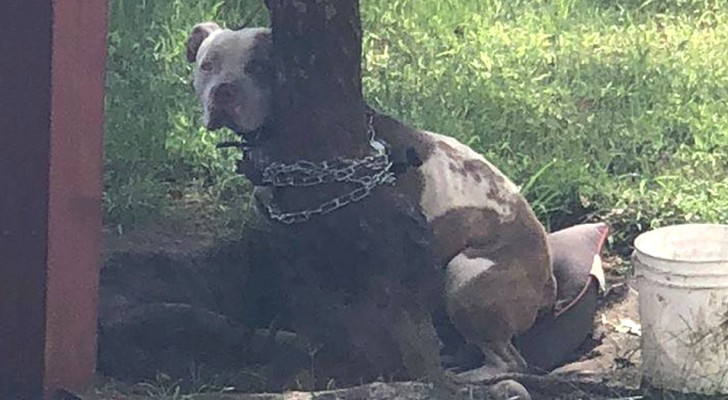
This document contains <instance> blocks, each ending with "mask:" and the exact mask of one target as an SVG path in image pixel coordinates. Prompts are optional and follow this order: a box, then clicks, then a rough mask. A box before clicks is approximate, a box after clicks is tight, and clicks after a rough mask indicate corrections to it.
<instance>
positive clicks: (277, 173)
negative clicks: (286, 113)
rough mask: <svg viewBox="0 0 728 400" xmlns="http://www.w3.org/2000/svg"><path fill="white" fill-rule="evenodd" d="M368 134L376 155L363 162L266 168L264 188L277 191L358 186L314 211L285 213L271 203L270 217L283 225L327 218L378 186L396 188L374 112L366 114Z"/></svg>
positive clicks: (336, 161)
mask: <svg viewBox="0 0 728 400" xmlns="http://www.w3.org/2000/svg"><path fill="white" fill-rule="evenodd" d="M367 133H368V134H369V145H370V146H371V147H372V149H374V151H375V154H373V155H370V156H367V157H364V158H362V159H350V158H342V157H338V158H336V159H334V160H327V161H322V162H320V163H313V162H310V161H305V160H300V161H296V162H294V163H291V164H284V163H281V162H273V163H271V164H270V165H269V166H268V167H266V169H265V170H264V171H263V184H266V185H271V186H274V187H309V186H315V185H320V184H324V183H331V182H341V183H353V184H356V185H357V187H356V188H355V189H354V190H352V191H350V192H348V193H345V194H344V195H341V196H338V197H334V198H333V199H331V200H328V201H326V202H324V203H323V204H321V205H320V206H318V207H316V208H313V209H304V210H300V211H292V212H284V211H282V210H280V209H279V208H278V207H277V206H276V205H275V204H273V202H271V203H270V204H267V205H266V208H267V210H268V214H269V215H270V217H271V218H272V219H274V220H276V221H279V222H282V223H284V224H294V223H297V222H304V221H308V220H309V219H310V218H311V217H312V216H314V215H324V214H328V213H330V212H332V211H335V210H338V209H340V208H342V207H344V206H346V205H348V204H351V203H354V202H357V201H360V200H362V199H364V198H366V197H367V196H369V194H371V192H372V190H373V189H374V188H375V187H377V186H379V185H391V184H394V181H395V176H394V173H393V172H391V171H390V169H391V167H392V162H391V161H390V160H389V154H387V151H386V145H385V144H384V143H383V142H382V141H380V140H377V139H376V138H375V135H376V131H375V129H374V112H373V111H372V110H371V109H370V110H368V111H367Z"/></svg>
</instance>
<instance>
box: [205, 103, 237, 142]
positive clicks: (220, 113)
mask: <svg viewBox="0 0 728 400" xmlns="http://www.w3.org/2000/svg"><path fill="white" fill-rule="evenodd" d="M241 115H242V107H241V106H234V107H227V106H223V107H220V106H218V107H211V108H210V111H209V118H208V121H207V129H209V130H211V131H216V130H218V129H222V128H228V129H230V130H232V131H233V132H235V133H237V134H238V135H242V134H244V133H245V129H244V128H243V126H242V123H240V122H239V121H240V120H241Z"/></svg>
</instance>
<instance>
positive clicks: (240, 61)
mask: <svg viewBox="0 0 728 400" xmlns="http://www.w3.org/2000/svg"><path fill="white" fill-rule="evenodd" d="M269 32H270V31H269V30H268V29H267V28H247V29H241V30H236V31H233V30H230V29H218V30H215V31H213V32H212V33H210V35H209V36H208V37H207V38H205V40H204V41H203V42H202V44H201V45H200V48H199V50H198V51H197V59H196V62H195V71H194V87H195V92H196V93H197V96H198V97H199V99H200V101H201V102H202V106H203V121H204V124H205V125H206V126H209V119H210V109H211V108H212V106H213V104H212V96H211V94H212V90H213V88H215V87H216V86H218V85H220V84H221V83H236V84H237V85H239V87H240V93H239V95H240V98H239V106H240V113H238V114H236V116H235V122H236V124H237V125H238V128H239V130H240V131H242V132H250V131H253V130H255V129H257V128H259V127H260V126H261V125H262V124H263V123H264V122H265V119H266V117H267V116H268V113H269V112H270V103H271V88H270V87H262V85H259V84H258V83H257V82H255V81H254V79H253V77H251V76H249V75H248V74H247V73H246V71H245V66H246V65H247V64H248V62H249V61H250V59H251V58H252V57H253V56H254V54H253V51H252V50H253V49H254V48H255V40H256V36H257V35H259V34H261V33H269ZM205 62H210V63H211V64H212V67H213V68H212V70H211V71H209V72H208V71H204V70H202V69H201V68H200V66H201V65H202V64H203V63H205Z"/></svg>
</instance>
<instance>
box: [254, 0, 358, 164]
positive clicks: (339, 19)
mask: <svg viewBox="0 0 728 400" xmlns="http://www.w3.org/2000/svg"><path fill="white" fill-rule="evenodd" d="M266 5H267V7H268V9H269V11H270V14H271V21H272V25H273V54H274V57H273V58H274V65H275V70H276V73H277V76H278V82H277V87H276V88H275V95H274V96H273V98H274V100H273V103H274V104H273V127H272V128H273V129H272V131H273V134H274V135H275V140H272V142H275V145H272V146H270V147H269V148H267V149H266V153H267V154H268V155H269V156H270V157H271V158H272V159H274V160H276V161H284V162H291V161H295V160H300V159H304V160H308V161H321V160H324V159H330V158H332V157H336V156H346V157H361V156H363V155H364V154H365V153H366V152H367V150H368V137H367V134H366V116H365V104H364V99H363V96H362V88H361V33H362V31H361V19H360V15H359V1H358V0H266Z"/></svg>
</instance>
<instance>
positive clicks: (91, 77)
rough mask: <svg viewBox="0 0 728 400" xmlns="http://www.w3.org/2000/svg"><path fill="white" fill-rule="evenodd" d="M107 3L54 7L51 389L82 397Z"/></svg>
mask: <svg viewBox="0 0 728 400" xmlns="http://www.w3.org/2000/svg"><path fill="white" fill-rule="evenodd" d="M106 7H107V2H106V1H98V0H64V1H56V2H54V30H53V68H52V71H53V72H52V82H53V86H52V103H51V105H52V108H51V140H50V144H51V152H50V153H51V154H50V180H49V184H50V197H49V204H48V207H49V208H48V210H49V212H48V266H47V268H48V269H47V279H48V281H47V284H46V299H47V303H46V347H45V367H46V377H45V386H46V388H47V389H49V390H52V389H55V388H58V387H64V388H68V389H78V388H81V387H83V386H84V385H85V384H87V383H88V381H89V379H90V377H91V376H92V374H93V371H94V369H95V365H96V316H97V310H96V303H97V292H98V290H97V285H98V270H99V267H100V263H101V246H102V244H101V240H102V239H101V238H102V237H101V224H102V223H101V214H102V211H101V207H102V187H103V184H102V179H103V158H102V151H103V126H104V118H103V111H104V76H105V70H106V46H107V43H106V12H107V10H106Z"/></svg>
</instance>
